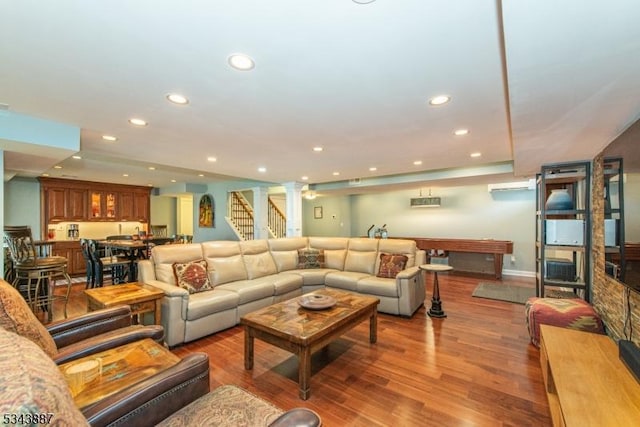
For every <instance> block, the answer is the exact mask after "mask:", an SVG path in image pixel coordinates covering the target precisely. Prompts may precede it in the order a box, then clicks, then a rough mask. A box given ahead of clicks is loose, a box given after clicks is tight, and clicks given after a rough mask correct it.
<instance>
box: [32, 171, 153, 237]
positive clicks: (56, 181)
mask: <svg viewBox="0 0 640 427" xmlns="http://www.w3.org/2000/svg"><path fill="white" fill-rule="evenodd" d="M38 180H39V181H40V218H41V229H42V230H45V231H46V230H47V228H48V225H49V224H52V223H59V222H82V221H92V222H101V221H139V222H141V223H146V224H148V223H149V213H150V195H151V188H149V187H142V186H136V185H123V184H107V183H100V182H90V181H77V180H70V179H60V178H45V177H41V178H38ZM43 238H44V236H43Z"/></svg>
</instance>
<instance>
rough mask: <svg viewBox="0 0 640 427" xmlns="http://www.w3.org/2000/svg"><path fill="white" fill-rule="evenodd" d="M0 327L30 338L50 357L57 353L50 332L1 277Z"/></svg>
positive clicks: (20, 296) (18, 294) (18, 293)
mask: <svg viewBox="0 0 640 427" xmlns="http://www.w3.org/2000/svg"><path fill="white" fill-rule="evenodd" d="M0 327H2V328H4V329H5V330H7V331H9V332H13V333H16V334H18V335H20V336H23V337H25V338H28V339H30V340H31V341H33V342H34V343H36V344H38V346H40V348H41V349H42V350H44V352H45V353H47V355H48V356H49V357H51V358H53V357H55V356H56V355H57V354H58V348H57V347H56V343H55V342H54V341H53V338H52V337H51V334H50V333H49V331H47V329H46V328H45V327H44V326H43V325H42V323H40V321H39V320H38V318H37V317H36V316H35V314H33V312H32V311H31V309H30V308H29V306H28V305H27V302H26V301H25V300H24V298H23V297H22V295H20V292H18V291H17V290H16V289H15V288H14V287H13V286H11V285H10V284H9V283H7V282H5V281H4V280H1V279H0Z"/></svg>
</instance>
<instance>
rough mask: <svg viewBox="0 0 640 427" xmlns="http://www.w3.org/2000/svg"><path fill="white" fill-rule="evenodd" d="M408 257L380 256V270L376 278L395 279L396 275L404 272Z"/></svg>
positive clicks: (395, 255)
mask: <svg viewBox="0 0 640 427" xmlns="http://www.w3.org/2000/svg"><path fill="white" fill-rule="evenodd" d="M408 260H409V257H407V256H406V255H402V254H380V268H379V269H378V274H377V276H378V277H383V278H386V279H395V278H396V276H397V275H398V273H400V272H401V271H402V270H404V268H405V266H406V265H407V261H408Z"/></svg>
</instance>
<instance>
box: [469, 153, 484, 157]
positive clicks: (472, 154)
mask: <svg viewBox="0 0 640 427" xmlns="http://www.w3.org/2000/svg"><path fill="white" fill-rule="evenodd" d="M480 156H482V153H471V157H480Z"/></svg>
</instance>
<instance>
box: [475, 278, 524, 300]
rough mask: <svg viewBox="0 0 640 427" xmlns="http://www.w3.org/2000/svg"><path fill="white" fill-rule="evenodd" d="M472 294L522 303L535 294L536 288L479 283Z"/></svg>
mask: <svg viewBox="0 0 640 427" xmlns="http://www.w3.org/2000/svg"><path fill="white" fill-rule="evenodd" d="M472 296H474V297H478V298H487V299H495V300H499V301H508V302H513V303H516V304H524V303H526V302H527V300H528V299H529V298H530V297H534V296H536V289H535V288H530V287H523V286H511V285H504V284H502V283H479V284H478V286H476V288H475V289H474V291H473V294H472Z"/></svg>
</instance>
